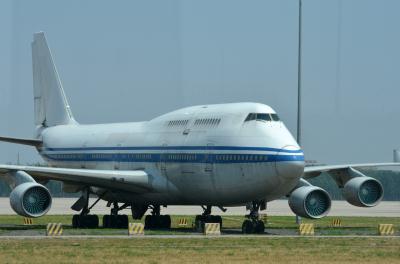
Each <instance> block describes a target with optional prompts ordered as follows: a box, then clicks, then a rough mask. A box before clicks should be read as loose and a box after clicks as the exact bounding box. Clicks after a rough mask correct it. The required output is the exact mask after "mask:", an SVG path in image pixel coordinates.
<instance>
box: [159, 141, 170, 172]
mask: <svg viewBox="0 0 400 264" xmlns="http://www.w3.org/2000/svg"><path fill="white" fill-rule="evenodd" d="M162 146H163V148H162V150H161V153H160V170H161V174H163V175H167V158H168V151H167V146H168V144H166V143H164V144H163V145H162Z"/></svg>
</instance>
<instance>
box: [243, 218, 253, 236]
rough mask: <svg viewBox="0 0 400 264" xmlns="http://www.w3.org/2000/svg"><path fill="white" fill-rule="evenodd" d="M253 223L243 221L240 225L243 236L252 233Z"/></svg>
mask: <svg viewBox="0 0 400 264" xmlns="http://www.w3.org/2000/svg"><path fill="white" fill-rule="evenodd" d="M253 230H254V229H253V222H252V221H250V220H244V222H243V224H242V233H243V234H252V233H253Z"/></svg>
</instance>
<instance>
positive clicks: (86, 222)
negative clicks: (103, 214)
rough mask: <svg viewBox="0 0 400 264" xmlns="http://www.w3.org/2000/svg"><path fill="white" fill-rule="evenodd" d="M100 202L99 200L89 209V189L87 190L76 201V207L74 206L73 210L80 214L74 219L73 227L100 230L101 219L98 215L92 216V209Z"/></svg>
mask: <svg viewBox="0 0 400 264" xmlns="http://www.w3.org/2000/svg"><path fill="white" fill-rule="evenodd" d="M99 200H100V198H99V199H97V200H96V202H94V204H93V205H92V206H91V207H89V188H87V189H86V190H85V191H84V192H83V194H82V196H81V197H80V198H79V199H78V201H76V203H75V204H74V205H72V207H71V208H72V209H73V210H76V211H79V210H81V213H80V214H76V215H74V216H73V217H72V227H73V228H98V227H99V217H98V216H97V215H90V214H89V213H90V209H92V208H93V206H95V205H96V203H97V202H98V201H99Z"/></svg>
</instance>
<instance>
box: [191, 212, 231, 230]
mask: <svg viewBox="0 0 400 264" xmlns="http://www.w3.org/2000/svg"><path fill="white" fill-rule="evenodd" d="M202 208H203V214H201V215H196V218H195V220H194V225H195V229H196V231H197V232H200V233H203V232H204V227H205V224H206V223H218V224H219V226H220V229H221V228H222V217H221V216H220V215H211V205H207V206H202ZM223 210H225V211H226V209H223Z"/></svg>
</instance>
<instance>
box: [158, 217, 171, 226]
mask: <svg viewBox="0 0 400 264" xmlns="http://www.w3.org/2000/svg"><path fill="white" fill-rule="evenodd" d="M160 218H161V219H160V220H161V221H160V222H161V223H160V224H161V227H162V228H165V229H170V228H171V216H170V215H161V216H160Z"/></svg>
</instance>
